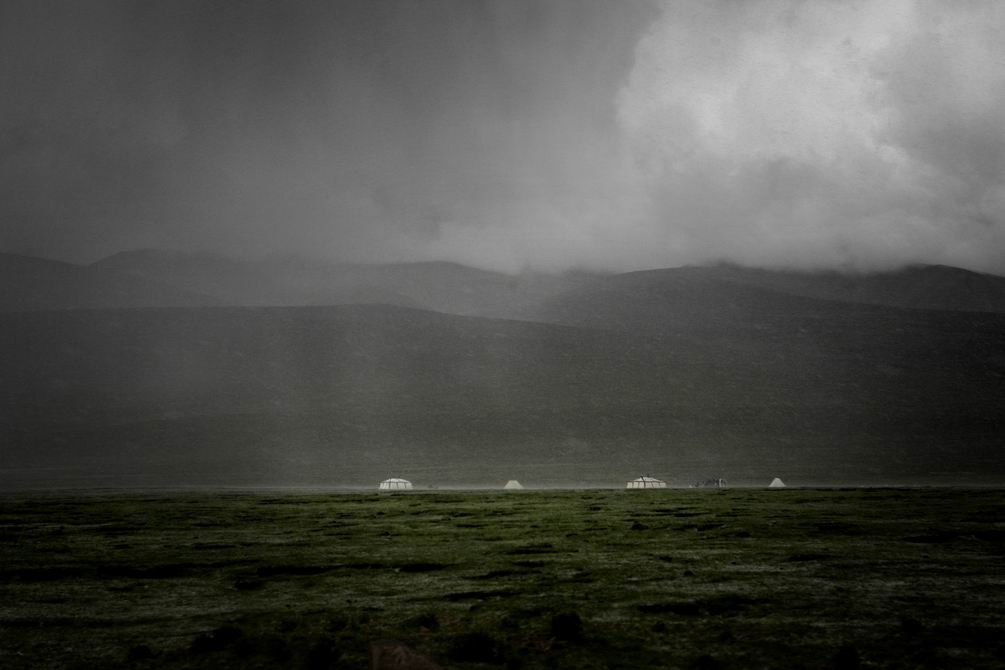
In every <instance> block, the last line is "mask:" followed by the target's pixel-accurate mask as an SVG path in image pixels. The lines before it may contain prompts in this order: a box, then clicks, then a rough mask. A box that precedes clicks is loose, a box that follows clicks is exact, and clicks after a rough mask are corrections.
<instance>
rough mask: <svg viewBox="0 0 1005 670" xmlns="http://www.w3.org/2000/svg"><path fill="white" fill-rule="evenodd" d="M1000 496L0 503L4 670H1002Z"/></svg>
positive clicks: (718, 493)
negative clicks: (388, 649) (380, 651)
mask: <svg viewBox="0 0 1005 670" xmlns="http://www.w3.org/2000/svg"><path fill="white" fill-rule="evenodd" d="M1003 558H1005V492H1003V491H1001V490H994V489H949V488H946V489H935V488H933V489H831V490H828V489H785V490H777V491H775V490H772V491H767V490H754V489H746V490H744V489H726V490H700V489H699V490H676V489H668V490H662V491H618V490H584V491H523V492H507V493H503V492H494V491H488V492H487V491H479V492H447V491H441V492H429V493H426V492H423V493H413V494H391V495H386V494H385V495H379V494H376V493H352V494H349V493H338V494H331V493H322V492H276V491H271V492H220V493H156V494H155V493H150V494H136V493H129V494H125V493H117V494H88V495H72V496H71V495H65V496H64V495H27V494H8V495H5V496H3V497H0V667H4V668H47V669H56V668H92V667H93V668H111V669H115V668H126V667H136V668H271V667H284V668H364V667H366V666H367V653H368V648H369V645H370V643H371V642H373V641H375V640H380V639H395V640H400V641H401V642H403V643H404V644H406V645H408V646H409V647H411V648H412V649H414V650H415V651H417V652H418V653H420V654H423V655H425V656H427V657H428V658H430V659H432V660H434V661H435V662H436V663H438V664H439V665H440V666H441V667H445V668H467V667H471V668H474V667H486V668H487V667H510V668H601V667H611V668H618V667H632V668H640V667H654V668H655V667H660V668H702V669H705V670H707V669H712V668H807V669H810V668H814V669H815V668H840V669H845V668H857V667H861V668H916V667H917V668H929V667H931V668H950V667H952V668H998V667H1002V665H1003V664H1005V571H1003V569H1002V566H1003Z"/></svg>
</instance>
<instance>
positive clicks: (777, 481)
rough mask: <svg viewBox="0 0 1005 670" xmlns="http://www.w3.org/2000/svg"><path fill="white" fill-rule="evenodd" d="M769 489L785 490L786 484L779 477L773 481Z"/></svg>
mask: <svg viewBox="0 0 1005 670" xmlns="http://www.w3.org/2000/svg"><path fill="white" fill-rule="evenodd" d="M768 488H769V489H784V488H785V482H783V481H782V480H781V479H779V478H778V477H775V478H774V479H772V480H771V483H770V484H768Z"/></svg>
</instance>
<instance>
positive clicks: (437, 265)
mask: <svg viewBox="0 0 1005 670" xmlns="http://www.w3.org/2000/svg"><path fill="white" fill-rule="evenodd" d="M91 267H94V268H99V269H110V270H113V271H115V272H117V273H122V274H129V275H134V276H138V277H143V278H146V279H149V280H152V281H157V282H161V283H164V284H170V285H172V286H177V287H179V288H182V289H185V290H189V291H195V292H199V293H206V294H208V295H213V296H215V297H216V298H217V299H219V300H220V301H222V302H223V303H224V304H228V305H245V306H269V305H271V306H277V305H285V306H294V305H340V304H358V303H384V304H393V305H399V306H404V307H419V308H424V309H432V310H435V311H441V312H449V313H451V314H468V315H476V316H498V317H507V316H516V315H519V314H522V313H525V312H526V311H528V309H530V308H531V307H532V306H534V305H537V304H539V303H540V302H541V301H543V300H546V299H548V298H550V297H553V296H555V295H557V294H559V293H560V292H562V291H564V290H567V289H568V288H571V287H572V286H576V285H579V284H581V283H583V282H584V281H585V280H587V279H588V278H589V275H584V274H573V273H566V274H563V275H551V274H544V273H532V272H525V273H521V274H518V275H508V274H502V273H498V272H490V271H487V270H478V269H475V268H471V267H466V266H463V265H458V264H456V263H444V262H428V263H389V264H359V263H332V262H325V261H319V260H309V259H304V258H297V257H288V258H282V259H264V260H255V261H252V260H238V259H234V258H228V257H226V256H222V255H217V254H205V253H204V254H187V253H181V252H164V251H157V250H140V251H132V252H122V253H118V254H115V255H113V256H110V257H108V258H105V259H102V260H100V261H98V262H96V263H93V264H92V265H91Z"/></svg>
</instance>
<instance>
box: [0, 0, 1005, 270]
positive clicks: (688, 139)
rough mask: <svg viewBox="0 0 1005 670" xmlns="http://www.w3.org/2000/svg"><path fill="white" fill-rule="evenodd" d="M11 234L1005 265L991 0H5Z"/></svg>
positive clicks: (283, 247)
mask: <svg viewBox="0 0 1005 670" xmlns="http://www.w3.org/2000/svg"><path fill="white" fill-rule="evenodd" d="M0 90H2V91H4V94H3V96H2V97H0V226H2V228H0V233H2V234H0V248H2V249H3V250H6V251H16V252H21V253H34V254H38V255H43V256H49V257H56V258H65V259H68V260H76V261H88V260H94V259H97V258H99V257H101V256H103V255H106V254H110V253H114V252H116V251H119V250H123V249H130V248H137V247H165V248H174V249H191V250H215V251H222V252H227V253H232V254H237V255H246V254H250V255H262V254H273V253H275V254H286V253H300V254H305V255H309V256H320V257H325V258H334V259H341V260H361V261H388V260H422V259H449V260H456V261H460V262H465V263H469V264H473V265H478V266H482V267H491V268H496V269H504V270H519V269H521V268H524V267H533V268H539V269H565V268H570V267H586V268H595V269H611V270H630V269H637V268H642V267H658V266H672V265H680V264H686V263H700V262H708V261H718V260H731V261H737V262H742V263H748V264H754V265H775V266H777V265H785V266H799V267H835V266H839V267H857V268H880V267H892V266H895V265H897V264H902V263H909V262H937V263H947V264H953V265H960V266H964V267H969V268H973V269H980V270H990V271H994V272H998V273H1005V5H1003V4H1002V3H999V2H995V1H993V0H988V1H987V2H951V3H950V2H940V3H926V2H915V1H909V0H877V1H876V2H848V1H845V0H842V1H840V2H838V1H836V0H835V1H830V0H811V1H808V2H796V1H794V0H793V1H791V2H790V1H781V0H764V1H757V0H751V1H745V2H737V1H733V0H730V1H723V2H712V1H704V0H703V1H701V2H697V1H695V2H665V3H650V2H646V1H640V2H618V3H613V2H607V1H602V0H596V1H594V2H584V1H579V0H575V1H574V0H568V1H562V0H547V1H545V0H541V1H533V0H498V1H496V2H477V1H473V0H449V1H448V0H443V1H440V0H430V1H423V2H409V1H405V0H401V1H392V0H360V1H358V2H316V3H309V2H283V3H276V2H266V1H264V0H251V1H247V2H237V1H233V2H222V1H219V2H197V1H194V0H191V1H190V0H186V1H176V2H165V3H148V2H139V1H137V2H45V1H42V0H20V1H14V2H5V3H3V5H2V8H0Z"/></svg>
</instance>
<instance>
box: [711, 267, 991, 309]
mask: <svg viewBox="0 0 1005 670" xmlns="http://www.w3.org/2000/svg"><path fill="white" fill-rule="evenodd" d="M701 271H702V272H705V273H706V274H708V275H710V276H713V277H715V278H717V279H720V280H722V281H727V282H732V283H735V284H739V285H748V286H758V287H761V288H766V289H772V290H775V291H780V292H782V293H789V294H792V295H800V296H805V297H809V298H822V299H827V300H840V301H843V302H854V303H863V304H870V305H886V306H890V307H906V308H911V309H936V310H949V311H966V312H1005V277H999V276H996V275H990V274H982V273H979V272H971V271H970V270H963V269H961V268H954V267H949V266H945V265H914V266H909V267H906V268H902V269H900V270H893V271H888V272H871V273H850V272H849V273H840V272H833V271H829V272H823V271H821V272H796V271H784V270H761V269H753V268H741V267H737V266H718V267H709V268H702V270H701Z"/></svg>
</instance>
